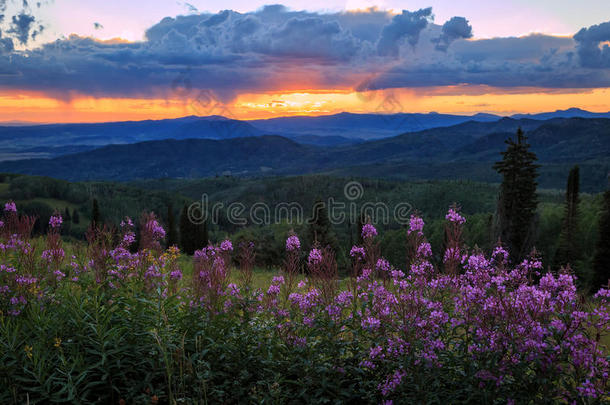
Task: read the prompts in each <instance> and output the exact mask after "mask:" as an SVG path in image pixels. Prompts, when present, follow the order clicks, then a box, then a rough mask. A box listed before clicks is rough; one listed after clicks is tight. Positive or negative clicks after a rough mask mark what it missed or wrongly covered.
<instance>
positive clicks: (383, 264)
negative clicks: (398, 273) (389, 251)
mask: <svg viewBox="0 0 610 405" xmlns="http://www.w3.org/2000/svg"><path fill="white" fill-rule="evenodd" d="M376 267H377V270H379V271H382V272H384V273H388V272H389V271H390V268H391V267H390V263H389V262H388V261H387V260H386V259H384V258H381V259H379V260H377V265H376Z"/></svg>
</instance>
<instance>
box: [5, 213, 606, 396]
mask: <svg viewBox="0 0 610 405" xmlns="http://www.w3.org/2000/svg"><path fill="white" fill-rule="evenodd" d="M467 222H468V218H466V217H464V216H463V215H462V214H461V213H460V211H459V210H458V209H457V208H456V207H451V208H450V209H449V211H448V212H447V213H446V215H445V218H444V227H445V232H446V234H447V235H448V240H447V243H446V249H445V251H444V252H441V254H440V256H441V257H442V261H441V262H440V263H436V262H434V261H433V260H432V256H433V252H432V247H431V244H430V243H429V241H428V240H427V238H426V236H425V232H424V220H423V219H422V218H421V217H419V216H417V215H413V216H412V217H411V219H410V222H409V226H408V227H407V228H406V229H404V230H403V235H402V236H403V238H404V244H403V253H404V254H405V255H406V257H408V266H407V267H403V268H397V267H394V266H393V265H392V264H391V263H390V262H389V261H388V260H386V259H385V258H384V253H385V252H384V251H383V249H382V247H381V245H380V243H379V241H380V239H381V235H379V234H378V230H377V229H376V228H375V227H374V226H373V225H371V224H364V226H363V227H362V233H361V235H360V236H361V241H362V242H361V243H358V244H356V245H354V246H352V247H351V249H350V251H349V253H348V256H349V260H350V263H351V265H350V271H349V274H347V275H345V276H343V275H342V276H340V275H339V271H338V267H337V260H336V253H335V252H333V251H332V250H331V249H329V248H327V247H321V246H316V245H314V246H313V247H312V248H311V249H307V250H305V249H304V246H305V245H304V244H303V243H302V241H301V239H300V237H299V235H297V234H296V233H294V232H290V231H289V232H287V233H286V234H285V235H284V255H283V260H282V265H281V266H280V267H279V268H278V269H277V271H276V272H275V273H274V272H270V271H261V270H260V269H255V263H256V260H255V255H256V249H255V246H254V244H253V243H250V242H247V241H243V242H241V243H239V244H237V243H236V244H235V245H234V243H233V242H232V241H231V240H228V239H226V240H223V241H221V242H220V243H218V244H217V245H210V246H207V247H202V248H201V249H200V250H198V251H196V252H195V254H194V255H193V256H192V257H187V256H185V255H184V254H181V253H180V251H179V249H178V248H177V247H175V246H170V247H169V248H167V249H164V248H163V247H162V246H163V244H162V242H163V240H164V238H165V237H166V232H165V230H164V229H163V227H162V226H161V224H160V222H159V220H158V219H157V217H155V215H154V214H151V213H145V214H143V215H142V217H141V218H140V220H139V221H138V223H139V229H136V226H135V225H134V222H133V221H132V220H131V219H129V218H125V219H124V220H123V221H122V222H121V225H120V227H119V228H118V229H114V230H113V229H111V228H108V227H105V226H92V227H90V228H89V230H88V231H87V243H76V242H71V243H65V241H64V240H63V239H62V237H61V229H62V226H63V219H62V217H61V215H60V214H59V213H55V214H54V215H52V216H51V217H50V218H49V223H48V231H47V234H46V235H45V236H43V237H32V229H33V226H34V223H35V220H34V218H33V217H30V216H28V215H20V214H19V212H18V207H17V206H16V205H15V204H14V203H13V202H12V201H9V202H8V203H6V205H5V207H4V212H3V218H2V223H1V226H0V231H1V236H0V238H1V244H0V260H1V265H0V311H1V313H0V387H1V388H0V402H2V403H103V404H109V403H118V404H128V403H146V404H165V403H167V404H180V403H201V404H205V403H342V402H346V403H355V402H358V403H384V404H392V403H395V404H398V403H440V402H450V403H489V404H492V403H502V404H504V403H511V404H512V403H583V404H589V403H603V402H607V401H608V400H610V398H609V397H608V388H609V384H608V371H609V369H610V367H609V364H608V361H609V360H610V357H609V356H608V347H607V342H608V340H607V336H608V332H609V328H610V306H609V305H610V290H609V289H605V288H602V289H601V290H599V291H597V292H595V293H593V294H587V295H583V294H580V293H579V292H578V291H577V288H576V282H577V280H576V278H575V276H574V274H573V273H572V272H571V271H570V270H569V269H568V268H564V269H561V270H559V271H556V272H549V271H545V270H544V269H543V266H542V263H541V261H540V260H539V258H538V257H536V256H535V255H533V256H531V257H528V258H526V259H525V260H523V261H522V262H518V263H510V262H509V259H508V258H509V254H508V252H507V251H506V250H505V249H504V248H503V246H501V245H497V246H495V247H493V248H492V249H490V250H489V251H487V252H485V251H483V250H481V249H478V248H468V247H466V246H465V243H464V234H463V230H464V227H465V226H466V224H467ZM136 233H137V234H138V237H137V238H136Z"/></svg>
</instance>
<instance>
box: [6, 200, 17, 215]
mask: <svg viewBox="0 0 610 405" xmlns="http://www.w3.org/2000/svg"><path fill="white" fill-rule="evenodd" d="M4 212H17V206H16V205H15V203H14V202H13V201H9V202H7V203H6V204H4Z"/></svg>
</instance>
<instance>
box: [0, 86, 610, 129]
mask: <svg viewBox="0 0 610 405" xmlns="http://www.w3.org/2000/svg"><path fill="white" fill-rule="evenodd" d="M609 96H610V89H608V88H600V89H591V90H582V89H577V90H560V91H553V92H548V91H545V90H542V89H531V88H529V89H512V90H507V89H497V88H489V87H476V86H468V87H460V86H454V87H443V88H426V89H419V90H414V89H398V90H383V91H369V92H357V91H353V90H350V89H337V90H334V89H322V90H319V89H316V90H307V89H299V90H296V91H292V90H291V91H286V92H272V93H247V94H240V95H238V96H237V97H236V98H235V99H234V100H233V101H230V102H221V101H219V100H212V99H206V100H205V101H204V100H197V99H194V98H193V99H191V98H188V97H187V98H179V99H175V98H153V99H148V98H95V97H79V96H73V97H72V98H71V99H69V100H61V99H59V98H54V97H51V96H48V95H45V94H42V93H28V92H11V93H4V94H0V121H14V120H18V121H34V122H104V121H124V120H144V119H163V118H176V117H181V116H185V115H199V116H207V115H223V116H227V117H230V118H235V119H242V120H248V119H260V118H272V117H278V116H290V115H326V114H335V113H339V112H343V111H347V112H354V113H380V114H392V113H398V112H421V113H425V112H430V111H436V112H439V113H452V114H474V113H477V112H488V113H494V114H499V115H510V114H514V113H537V112H544V111H553V110H557V109H567V108H570V107H574V106H577V107H580V108H583V109H587V110H590V111H608V110H610V101H608V100H610V97H609Z"/></svg>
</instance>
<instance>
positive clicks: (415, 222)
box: [407, 215, 424, 235]
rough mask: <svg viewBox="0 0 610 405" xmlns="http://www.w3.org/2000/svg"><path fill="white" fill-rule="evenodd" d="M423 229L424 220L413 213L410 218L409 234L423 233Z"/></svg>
mask: <svg viewBox="0 0 610 405" xmlns="http://www.w3.org/2000/svg"><path fill="white" fill-rule="evenodd" d="M423 229H424V220H423V219H421V218H420V217H418V216H415V215H411V219H409V229H408V230H407V235H411V234H412V233H416V234H418V235H423Z"/></svg>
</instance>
